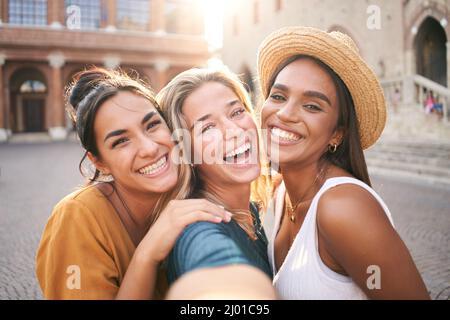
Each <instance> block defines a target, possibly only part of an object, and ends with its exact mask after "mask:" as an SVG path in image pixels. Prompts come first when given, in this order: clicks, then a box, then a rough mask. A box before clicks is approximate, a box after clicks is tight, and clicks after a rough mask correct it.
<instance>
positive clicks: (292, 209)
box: [285, 166, 327, 223]
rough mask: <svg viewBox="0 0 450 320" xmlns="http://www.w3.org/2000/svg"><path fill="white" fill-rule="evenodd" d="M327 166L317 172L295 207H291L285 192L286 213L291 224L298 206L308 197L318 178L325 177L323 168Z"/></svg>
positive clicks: (289, 199)
mask: <svg viewBox="0 0 450 320" xmlns="http://www.w3.org/2000/svg"><path fill="white" fill-rule="evenodd" d="M326 167H327V166H323V167H322V169H321V170H320V171H319V173H318V174H317V175H316V178H315V179H314V181H313V183H312V184H311V185H310V186H309V187H308V189H306V191H305V193H304V195H303V197H300V199H299V200H298V201H297V202H296V203H295V205H294V206H293V205H292V202H291V198H290V197H289V195H288V193H287V191H286V197H285V200H286V201H285V203H286V209H287V210H286V213H287V215H288V216H289V220H291V222H292V223H295V218H296V216H295V212H296V211H297V208H298V206H299V205H300V204H301V203H302V202H304V201H305V197H306V196H307V195H308V192H309V191H310V190H311V189H312V188H313V187H314V186H315V185H316V183H317V181H318V180H319V178H323V177H324V176H325V174H324V173H325V172H326V170H325V168H326Z"/></svg>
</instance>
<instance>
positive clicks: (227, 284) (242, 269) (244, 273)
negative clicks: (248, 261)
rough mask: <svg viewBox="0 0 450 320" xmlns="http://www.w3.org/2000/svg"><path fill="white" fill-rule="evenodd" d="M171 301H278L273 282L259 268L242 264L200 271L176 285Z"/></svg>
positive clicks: (182, 278)
mask: <svg viewBox="0 0 450 320" xmlns="http://www.w3.org/2000/svg"><path fill="white" fill-rule="evenodd" d="M167 299H169V300H194V299H219V300H221V299H244V300H253V299H256V300H259V299H263V300H267V299H276V295H275V290H274V288H273V286H272V282H271V281H270V279H269V278H268V277H267V275H266V274H265V273H263V272H262V271H260V270H259V269H258V268H255V267H252V266H249V265H244V264H239V265H228V266H223V267H215V268H204V269H198V270H194V271H191V272H188V273H186V274H185V275H184V276H182V277H181V278H179V279H178V280H177V281H175V282H174V284H173V285H172V287H171V288H170V290H169V293H168V295H167Z"/></svg>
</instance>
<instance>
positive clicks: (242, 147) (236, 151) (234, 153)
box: [225, 142, 250, 158]
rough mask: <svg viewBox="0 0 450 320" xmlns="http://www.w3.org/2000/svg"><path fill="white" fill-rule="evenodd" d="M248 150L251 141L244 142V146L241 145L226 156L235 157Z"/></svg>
mask: <svg viewBox="0 0 450 320" xmlns="http://www.w3.org/2000/svg"><path fill="white" fill-rule="evenodd" d="M248 150H250V143H248V142H247V143H245V144H243V145H242V146H240V147H239V148H237V149H235V150H233V151H231V152H229V153H227V154H226V155H225V157H226V158H230V157H234V156H236V155H241V154H243V153H245V152H247V151H248Z"/></svg>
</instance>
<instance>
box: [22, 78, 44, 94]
mask: <svg viewBox="0 0 450 320" xmlns="http://www.w3.org/2000/svg"><path fill="white" fill-rule="evenodd" d="M46 90H47V88H46V87H45V84H43V83H42V82H40V81H38V80H26V81H25V82H24V83H22V85H21V86H20V92H21V93H30V92H38V93H40V92H45V91H46Z"/></svg>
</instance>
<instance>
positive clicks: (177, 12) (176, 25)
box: [164, 0, 203, 34]
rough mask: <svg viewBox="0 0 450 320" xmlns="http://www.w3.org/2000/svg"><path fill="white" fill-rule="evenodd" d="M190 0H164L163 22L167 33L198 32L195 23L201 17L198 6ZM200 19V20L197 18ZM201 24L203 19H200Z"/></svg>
mask: <svg viewBox="0 0 450 320" xmlns="http://www.w3.org/2000/svg"><path fill="white" fill-rule="evenodd" d="M195 3H196V1H192V0H166V1H165V4H164V8H165V22H166V31H167V32H168V33H179V34H199V33H200V32H199V31H203V30H199V29H198V26H197V24H198V23H199V21H200V20H201V19H203V17H202V16H201V15H200V14H199V9H200V8H199V7H198V6H196V5H195ZM199 19H200V20H199ZM200 24H201V25H203V20H201V21H200Z"/></svg>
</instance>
